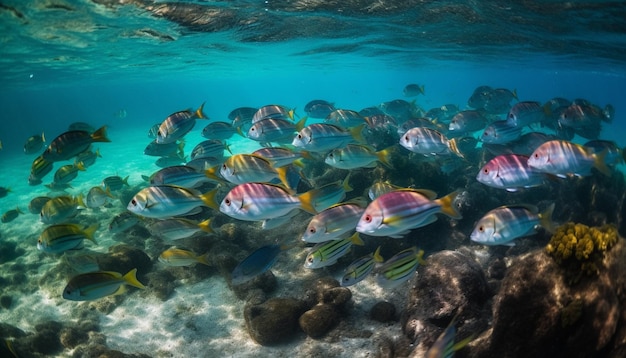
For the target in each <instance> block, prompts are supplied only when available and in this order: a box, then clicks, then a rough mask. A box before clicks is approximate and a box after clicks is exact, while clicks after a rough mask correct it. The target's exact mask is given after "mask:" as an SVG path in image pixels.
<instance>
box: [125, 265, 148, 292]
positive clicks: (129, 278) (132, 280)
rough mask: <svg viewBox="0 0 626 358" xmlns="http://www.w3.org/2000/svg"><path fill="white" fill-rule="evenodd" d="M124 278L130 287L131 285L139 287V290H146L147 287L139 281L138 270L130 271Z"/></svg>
mask: <svg viewBox="0 0 626 358" xmlns="http://www.w3.org/2000/svg"><path fill="white" fill-rule="evenodd" d="M122 278H123V279H124V281H126V283H128V284H129V285H131V286H133V287H137V288H141V289H144V288H146V286H144V285H143V284H142V283H141V282H139V280H137V269H136V268H134V269H132V270H130V271H128V273H127V274H126V275H124V277H122Z"/></svg>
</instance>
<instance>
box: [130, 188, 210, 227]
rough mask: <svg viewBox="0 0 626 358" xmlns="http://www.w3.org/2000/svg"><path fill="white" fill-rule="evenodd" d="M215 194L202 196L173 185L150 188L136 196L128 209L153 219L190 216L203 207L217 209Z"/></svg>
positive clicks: (191, 190) (196, 192)
mask: <svg viewBox="0 0 626 358" xmlns="http://www.w3.org/2000/svg"><path fill="white" fill-rule="evenodd" d="M215 193H216V191H215V190H213V191H210V192H208V193H205V194H201V193H199V192H198V191H196V190H193V189H187V188H183V187H180V186H173V185H156V186H150V187H147V188H144V189H142V190H141V191H139V192H138V193H137V194H135V196H134V197H133V198H132V199H131V201H130V202H129V203H128V206H127V209H128V210H129V211H130V212H132V213H135V214H137V215H139V216H143V217H147V218H153V219H165V218H169V217H173V216H181V215H190V214H192V213H196V212H198V211H199V208H200V207H201V206H208V207H212V208H216V207H217V206H216V203H215V200H214V195H215Z"/></svg>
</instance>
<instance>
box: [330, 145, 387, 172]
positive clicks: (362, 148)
mask: <svg viewBox="0 0 626 358" xmlns="http://www.w3.org/2000/svg"><path fill="white" fill-rule="evenodd" d="M392 152H393V147H389V148H385V149H383V150H379V151H375V149H373V148H371V147H369V146H366V145H362V144H348V145H346V146H345V147H343V148H336V149H333V150H331V151H330V152H328V154H327V155H326V158H325V159H324V162H325V163H326V164H328V165H330V166H331V167H335V168H339V169H348V170H349V169H357V168H375V167H376V165H377V162H380V163H382V164H383V165H385V166H387V167H388V168H391V162H390V155H391V153H392Z"/></svg>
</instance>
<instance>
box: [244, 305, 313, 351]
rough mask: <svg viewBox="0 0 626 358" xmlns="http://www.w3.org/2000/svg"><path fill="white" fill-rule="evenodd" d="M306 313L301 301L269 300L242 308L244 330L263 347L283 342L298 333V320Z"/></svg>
mask: <svg viewBox="0 0 626 358" xmlns="http://www.w3.org/2000/svg"><path fill="white" fill-rule="evenodd" d="M304 311H306V306H305V304H304V303H303V302H302V301H299V300H295V299H292V298H271V299H269V300H267V301H265V302H264V303H262V304H259V305H249V306H246V307H245V308H244V312H243V315H244V319H245V321H246V329H247V330H248V334H250V337H252V339H253V340H254V341H255V342H257V343H259V344H261V345H264V346H267V345H273V344H277V343H280V342H285V341H288V340H289V339H291V338H292V337H293V336H294V334H295V333H296V332H297V331H298V329H297V328H298V318H299V317H300V315H302V313H303V312H304Z"/></svg>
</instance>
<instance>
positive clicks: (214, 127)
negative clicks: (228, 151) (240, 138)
mask: <svg viewBox="0 0 626 358" xmlns="http://www.w3.org/2000/svg"><path fill="white" fill-rule="evenodd" d="M235 133H239V132H237V128H234V127H233V126H232V124H231V123H228V122H221V121H217V122H212V123H209V124H207V125H206V126H205V127H204V128H203V129H202V132H201V133H200V135H201V136H203V137H204V138H206V139H216V140H226V139H229V138H230V137H232V136H233V135H234V134H235Z"/></svg>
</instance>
